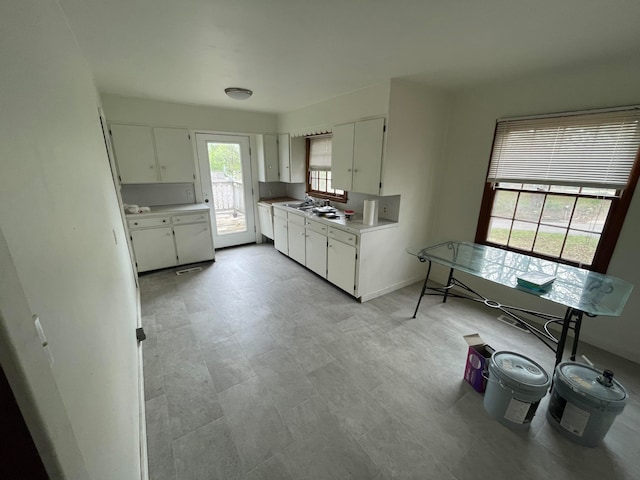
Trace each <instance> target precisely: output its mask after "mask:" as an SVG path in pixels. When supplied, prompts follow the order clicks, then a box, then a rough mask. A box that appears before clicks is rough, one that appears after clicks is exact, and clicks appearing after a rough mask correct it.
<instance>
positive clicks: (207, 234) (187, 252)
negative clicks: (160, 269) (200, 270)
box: [173, 222, 213, 265]
mask: <svg viewBox="0 0 640 480" xmlns="http://www.w3.org/2000/svg"><path fill="white" fill-rule="evenodd" d="M173 231H174V232H175V234H176V251H177V252H178V264H179V265H185V264H187V263H195V262H204V261H206V260H211V259H212V258H213V241H212V240H211V229H210V228H209V223H208V222H207V223H191V224H189V225H177V226H174V227H173Z"/></svg>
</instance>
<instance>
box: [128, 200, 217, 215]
mask: <svg viewBox="0 0 640 480" xmlns="http://www.w3.org/2000/svg"><path fill="white" fill-rule="evenodd" d="M150 208H151V211H150V212H143V213H126V217H127V218H144V217H149V216H154V215H166V214H170V213H188V212H206V211H209V210H210V208H209V205H207V204H206V203H189V204H183V205H160V206H157V207H150Z"/></svg>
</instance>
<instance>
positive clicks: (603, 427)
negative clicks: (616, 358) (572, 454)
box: [547, 362, 628, 447]
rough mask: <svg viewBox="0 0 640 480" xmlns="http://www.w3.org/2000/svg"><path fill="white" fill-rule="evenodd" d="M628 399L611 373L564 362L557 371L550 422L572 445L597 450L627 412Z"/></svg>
mask: <svg viewBox="0 0 640 480" xmlns="http://www.w3.org/2000/svg"><path fill="white" fill-rule="evenodd" d="M627 398H628V397H627V391H626V390H625V389H624V387H623V386H622V385H621V384H620V383H619V382H618V381H616V380H614V379H613V372H611V371H610V370H605V371H604V372H600V371H598V370H596V369H595V368H593V367H590V366H588V365H583V364H581V363H574V362H562V363H561V364H559V365H558V366H557V367H556V372H555V375H554V381H553V389H552V391H551V400H550V402H549V409H548V410H547V420H548V421H549V423H550V424H551V426H553V427H554V428H556V429H557V430H558V431H559V432H560V433H562V434H563V435H564V436H565V437H567V438H569V439H570V440H571V441H573V442H575V443H577V444H579V445H584V446H587V447H595V446H597V445H598V444H599V443H600V442H601V441H602V439H603V438H604V437H605V435H606V434H607V432H608V431H609V428H610V427H611V424H612V423H613V421H614V420H615V418H616V416H617V415H618V414H620V413H622V410H624V407H625V405H626V404H627Z"/></svg>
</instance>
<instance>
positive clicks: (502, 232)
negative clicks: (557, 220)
mask: <svg viewBox="0 0 640 480" xmlns="http://www.w3.org/2000/svg"><path fill="white" fill-rule="evenodd" d="M535 235H536V232H535V231H533V230H513V231H512V232H511V238H510V239H509V230H508V229H506V228H496V229H492V230H491V231H490V232H489V238H488V240H489V241H491V242H494V243H498V244H500V245H507V240H508V241H509V246H511V247H514V248H519V249H522V250H528V251H533V252H536V253H541V254H545V255H551V256H555V257H560V253H561V250H562V243H563V242H564V238H565V235H564V234H562V233H549V232H541V231H539V232H538V234H537V237H535ZM534 237H535V246H534V244H533V242H534ZM597 246H598V244H597V242H596V239H595V238H593V237H590V236H587V235H570V236H569V237H567V242H566V244H565V246H564V252H563V253H562V255H561V258H563V259H566V260H573V261H575V262H580V263H583V264H586V265H590V264H591V261H592V260H593V256H594V254H595V251H596V247H597ZM532 247H533V248H532Z"/></svg>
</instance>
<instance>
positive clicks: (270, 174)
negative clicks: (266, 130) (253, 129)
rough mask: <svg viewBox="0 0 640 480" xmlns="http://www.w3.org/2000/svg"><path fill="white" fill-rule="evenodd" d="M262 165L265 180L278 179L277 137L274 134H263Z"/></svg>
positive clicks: (274, 180) (273, 180)
mask: <svg viewBox="0 0 640 480" xmlns="http://www.w3.org/2000/svg"><path fill="white" fill-rule="evenodd" d="M264 167H265V179H264V181H265V182H278V181H280V165H279V160H278V137H277V136H276V135H265V136H264Z"/></svg>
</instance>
